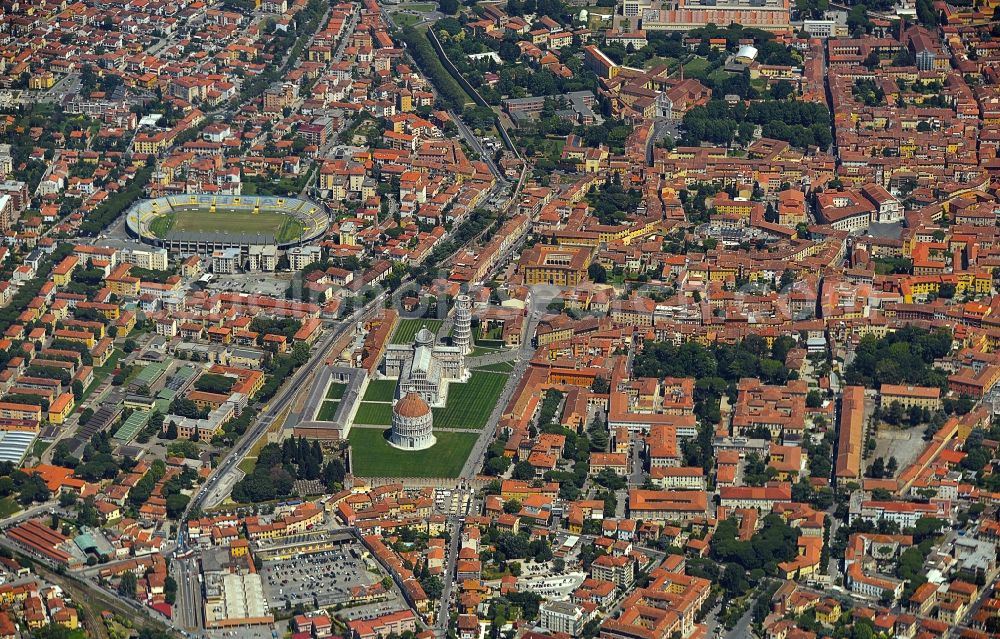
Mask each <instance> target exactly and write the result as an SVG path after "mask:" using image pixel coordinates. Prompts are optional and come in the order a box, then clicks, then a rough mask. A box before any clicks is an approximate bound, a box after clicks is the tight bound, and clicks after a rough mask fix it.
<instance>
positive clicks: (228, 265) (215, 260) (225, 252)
mask: <svg viewBox="0 0 1000 639" xmlns="http://www.w3.org/2000/svg"><path fill="white" fill-rule="evenodd" d="M239 266H240V250H239V249H238V248H227V249H216V250H214V251H212V272H213V273H216V274H222V275H231V274H233V273H235V272H236V269H237V268H239Z"/></svg>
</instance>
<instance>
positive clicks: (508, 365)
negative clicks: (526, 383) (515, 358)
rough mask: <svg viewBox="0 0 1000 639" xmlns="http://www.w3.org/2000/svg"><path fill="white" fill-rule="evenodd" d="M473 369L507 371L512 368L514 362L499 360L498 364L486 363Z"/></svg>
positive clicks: (494, 371) (496, 371)
mask: <svg viewBox="0 0 1000 639" xmlns="http://www.w3.org/2000/svg"><path fill="white" fill-rule="evenodd" d="M474 370H477V371H490V372H493V373H509V372H511V371H512V370H514V364H512V363H511V362H500V363H498V364H487V365H486V366H479V367H478V368H475V369H474Z"/></svg>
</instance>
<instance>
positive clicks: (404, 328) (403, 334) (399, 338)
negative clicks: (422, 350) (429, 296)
mask: <svg viewBox="0 0 1000 639" xmlns="http://www.w3.org/2000/svg"><path fill="white" fill-rule="evenodd" d="M443 323H444V322H443V321H441V320H437V319H422V318H420V319H403V320H399V324H398V325H397V326H396V332H395V333H393V334H392V339H391V340H389V342H390V343H391V344H410V343H412V342H413V336H414V335H416V334H417V331H419V330H420V329H421V328H423V327H424V326H426V327H427V330H429V331H430V332H432V333H434V334H435V335H436V334H437V332H438V329H439V328H441V324H443Z"/></svg>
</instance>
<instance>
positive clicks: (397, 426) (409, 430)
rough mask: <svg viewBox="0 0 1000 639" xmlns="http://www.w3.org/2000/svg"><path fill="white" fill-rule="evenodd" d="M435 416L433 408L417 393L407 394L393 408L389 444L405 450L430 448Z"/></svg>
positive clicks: (432, 441)
mask: <svg viewBox="0 0 1000 639" xmlns="http://www.w3.org/2000/svg"><path fill="white" fill-rule="evenodd" d="M433 420H434V416H433V413H431V407H430V406H428V405H427V402H425V401H424V400H423V398H421V397H420V395H417V394H416V393H412V392H410V393H407V394H406V396H405V397H403V398H402V399H401V400H399V401H398V402H396V405H395V406H393V407H392V429H391V431H390V432H389V443H390V444H392V445H393V446H395V447H396V448H401V449H403V450H422V449H424V448H430V447H431V446H433V445H434V443H435V442H436V441H437V440H436V439H435V437H434V432H433V430H432V428H433Z"/></svg>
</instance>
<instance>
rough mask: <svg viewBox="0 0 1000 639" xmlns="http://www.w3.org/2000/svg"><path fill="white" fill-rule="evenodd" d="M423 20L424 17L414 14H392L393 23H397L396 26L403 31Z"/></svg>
mask: <svg viewBox="0 0 1000 639" xmlns="http://www.w3.org/2000/svg"><path fill="white" fill-rule="evenodd" d="M421 20H423V17H422V16H418V15H414V14H412V13H394V14H392V21H393V22H395V23H396V25H397V26H398V27H399V28H401V29H405V28H406V27H409V26H411V25H414V24H416V23H418V22H420V21H421Z"/></svg>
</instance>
